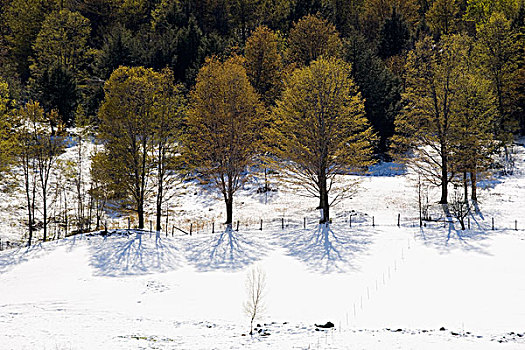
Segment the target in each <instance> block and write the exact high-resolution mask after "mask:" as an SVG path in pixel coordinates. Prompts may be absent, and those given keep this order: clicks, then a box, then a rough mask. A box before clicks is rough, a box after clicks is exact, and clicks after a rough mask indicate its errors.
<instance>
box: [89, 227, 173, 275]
mask: <svg viewBox="0 0 525 350" xmlns="http://www.w3.org/2000/svg"><path fill="white" fill-rule="evenodd" d="M175 242H176V241H175V240H173V239H164V238H162V237H161V236H160V234H159V233H157V234H155V233H153V235H150V234H149V233H143V232H139V231H138V232H136V234H134V235H132V236H129V237H126V236H123V235H118V236H110V237H108V238H105V239H104V240H103V241H102V242H100V243H99V244H93V245H91V247H90V248H91V250H92V251H91V266H93V268H94V269H95V271H96V272H95V274H96V275H99V276H111V277H118V276H126V275H145V274H149V273H156V272H168V271H173V270H176V269H177V268H179V267H180V266H181V263H182V256H181V253H180V249H179V248H178V247H177V246H176V245H175Z"/></svg>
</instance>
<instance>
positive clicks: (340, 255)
mask: <svg viewBox="0 0 525 350" xmlns="http://www.w3.org/2000/svg"><path fill="white" fill-rule="evenodd" d="M279 240H280V242H281V244H282V246H283V247H284V248H286V249H287V250H288V255H290V256H293V257H296V258H298V259H299V260H301V261H302V262H304V263H305V264H306V265H307V266H308V267H309V268H310V269H311V270H313V271H316V272H322V273H332V272H340V273H342V272H348V271H353V270H356V269H357V264H356V261H355V260H356V258H357V255H358V254H359V253H364V252H365V251H366V250H367V249H368V245H369V244H371V243H372V241H371V237H370V234H369V233H364V232H356V231H352V232H348V231H345V232H341V233H336V232H335V231H334V230H333V229H332V227H331V226H330V225H318V226H317V227H316V228H315V229H313V230H312V229H306V230H304V229H303V230H301V229H300V230H294V231H290V232H287V233H284V234H282V235H281V236H280V237H279Z"/></svg>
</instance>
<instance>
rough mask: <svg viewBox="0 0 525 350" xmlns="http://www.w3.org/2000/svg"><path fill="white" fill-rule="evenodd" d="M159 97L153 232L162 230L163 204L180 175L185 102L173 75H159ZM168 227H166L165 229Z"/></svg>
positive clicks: (155, 136)
mask: <svg viewBox="0 0 525 350" xmlns="http://www.w3.org/2000/svg"><path fill="white" fill-rule="evenodd" d="M160 84H161V85H160V86H159V92H158V97H157V98H156V99H155V104H154V106H153V109H154V114H153V116H154V118H155V120H154V123H155V131H154V135H153V152H152V155H151V157H152V160H153V164H154V166H155V168H156V187H157V193H156V230H157V231H160V230H161V218H162V204H163V203H164V202H165V200H166V198H169V197H168V196H167V194H169V191H170V190H171V189H172V188H173V185H174V184H175V181H176V179H177V175H178V173H179V170H180V169H178V165H179V164H178V163H179V158H180V152H181V144H180V143H181V134H182V122H183V117H184V115H185V112H186V101H185V99H184V96H183V95H182V87H181V86H180V85H175V84H174V79H173V73H172V72H171V71H170V70H168V69H166V70H164V71H163V72H162V77H161V82H160ZM167 229H168V228H167V227H166V230H167Z"/></svg>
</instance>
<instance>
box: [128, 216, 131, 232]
mask: <svg viewBox="0 0 525 350" xmlns="http://www.w3.org/2000/svg"><path fill="white" fill-rule="evenodd" d="M130 229H131V220H130V218H129V216H128V231H129V230H130Z"/></svg>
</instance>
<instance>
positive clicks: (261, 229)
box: [259, 219, 263, 231]
mask: <svg viewBox="0 0 525 350" xmlns="http://www.w3.org/2000/svg"><path fill="white" fill-rule="evenodd" d="M262 225H263V219H261V227H260V228H259V230H261V231H262Z"/></svg>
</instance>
